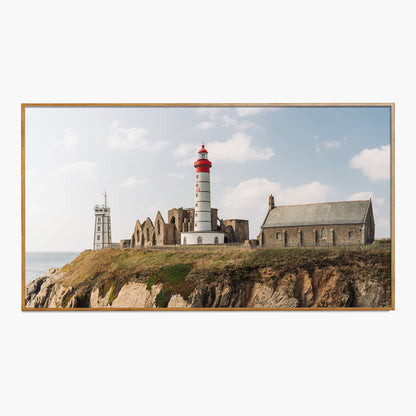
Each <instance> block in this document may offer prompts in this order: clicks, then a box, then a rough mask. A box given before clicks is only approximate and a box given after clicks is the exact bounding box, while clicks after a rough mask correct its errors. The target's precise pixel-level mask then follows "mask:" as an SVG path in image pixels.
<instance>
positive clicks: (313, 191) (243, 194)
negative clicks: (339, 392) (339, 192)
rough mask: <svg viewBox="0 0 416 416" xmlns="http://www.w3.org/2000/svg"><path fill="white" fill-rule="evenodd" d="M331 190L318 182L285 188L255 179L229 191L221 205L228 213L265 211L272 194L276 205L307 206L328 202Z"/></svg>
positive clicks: (264, 180) (262, 179)
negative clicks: (308, 204) (232, 210)
mask: <svg viewBox="0 0 416 416" xmlns="http://www.w3.org/2000/svg"><path fill="white" fill-rule="evenodd" d="M330 189H331V188H330V187H329V186H328V185H322V184H320V183H319V182H317V181H315V182H310V183H308V184H305V185H301V186H297V187H284V186H283V185H281V184H280V183H279V182H272V181H269V180H268V179H266V178H253V179H249V180H247V181H244V182H240V183H239V184H238V185H237V186H236V187H235V188H233V189H228V190H227V191H226V195H225V196H224V198H223V199H222V202H221V205H222V206H223V207H224V208H225V209H227V211H228V210H230V209H236V208H237V209H239V210H246V209H255V210H259V211H265V210H267V204H268V197H269V195H270V194H273V195H274V197H275V203H276V204H280V205H288V204H301V203H305V204H306V203H313V202H323V201H326V200H327V196H328V192H329V191H330Z"/></svg>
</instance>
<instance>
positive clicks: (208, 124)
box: [196, 121, 215, 130]
mask: <svg viewBox="0 0 416 416" xmlns="http://www.w3.org/2000/svg"><path fill="white" fill-rule="evenodd" d="M213 127H215V123H214V122H213V121H201V122H200V123H198V124H197V125H196V129H197V130H209V129H212V128H213Z"/></svg>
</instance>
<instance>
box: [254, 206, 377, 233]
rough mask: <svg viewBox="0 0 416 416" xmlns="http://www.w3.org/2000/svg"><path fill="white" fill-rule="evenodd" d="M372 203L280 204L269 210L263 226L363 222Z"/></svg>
mask: <svg viewBox="0 0 416 416" xmlns="http://www.w3.org/2000/svg"><path fill="white" fill-rule="evenodd" d="M370 203H371V200H367V201H342V202H324V203H320V204H304V205H279V206H276V207H274V208H273V209H272V210H271V211H269V214H268V215H267V217H266V219H265V221H264V223H263V225H262V228H270V227H291V226H302V225H337V224H362V223H364V222H365V218H366V214H367V211H368V208H369V206H370Z"/></svg>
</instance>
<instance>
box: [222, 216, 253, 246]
mask: <svg viewBox="0 0 416 416" xmlns="http://www.w3.org/2000/svg"><path fill="white" fill-rule="evenodd" d="M223 223H224V225H225V227H226V229H227V228H228V227H231V229H232V234H233V237H232V238H233V241H230V242H234V243H244V242H245V241H246V240H248V238H249V230H248V220H238V219H230V220H223Z"/></svg>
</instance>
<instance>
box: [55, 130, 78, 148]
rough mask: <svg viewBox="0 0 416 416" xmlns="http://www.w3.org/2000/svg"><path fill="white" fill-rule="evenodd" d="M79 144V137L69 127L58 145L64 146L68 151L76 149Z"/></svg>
mask: <svg viewBox="0 0 416 416" xmlns="http://www.w3.org/2000/svg"><path fill="white" fill-rule="evenodd" d="M79 142H80V140H79V138H78V136H77V135H76V134H75V133H74V132H73V130H72V129H71V128H69V127H68V128H66V129H65V130H64V135H63V139H62V140H59V141H58V143H59V144H62V145H63V146H64V147H65V148H66V149H67V150H73V149H75V148H76V147H77V146H78V144H79Z"/></svg>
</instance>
